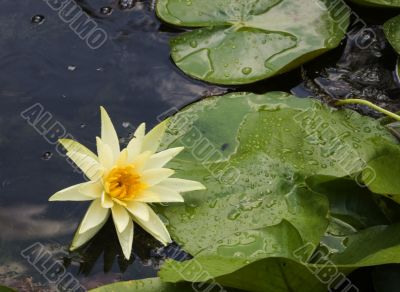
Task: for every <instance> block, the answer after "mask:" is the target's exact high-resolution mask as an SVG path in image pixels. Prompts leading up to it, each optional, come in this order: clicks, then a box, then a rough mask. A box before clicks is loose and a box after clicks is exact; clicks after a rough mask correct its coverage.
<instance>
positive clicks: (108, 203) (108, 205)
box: [101, 192, 114, 209]
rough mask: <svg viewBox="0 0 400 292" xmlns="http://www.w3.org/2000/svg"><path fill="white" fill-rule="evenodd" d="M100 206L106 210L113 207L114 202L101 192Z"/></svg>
mask: <svg viewBox="0 0 400 292" xmlns="http://www.w3.org/2000/svg"><path fill="white" fill-rule="evenodd" d="M101 206H102V207H103V208H108V209H109V208H112V207H113V206H114V201H113V200H112V199H111V198H110V196H109V195H107V194H106V192H103V193H102V195H101Z"/></svg>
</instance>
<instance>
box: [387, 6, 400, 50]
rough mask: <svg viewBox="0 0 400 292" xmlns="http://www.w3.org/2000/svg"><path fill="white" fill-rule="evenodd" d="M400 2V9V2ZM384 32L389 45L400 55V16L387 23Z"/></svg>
mask: <svg viewBox="0 0 400 292" xmlns="http://www.w3.org/2000/svg"><path fill="white" fill-rule="evenodd" d="M398 2H399V7H400V1H398ZM383 30H384V32H385V35H386V38H387V39H388V41H389V43H390V44H391V45H392V47H393V48H394V49H395V50H396V52H397V53H399V54H400V15H399V16H396V17H394V18H392V19H389V20H388V21H387V22H385V24H384V25H383Z"/></svg>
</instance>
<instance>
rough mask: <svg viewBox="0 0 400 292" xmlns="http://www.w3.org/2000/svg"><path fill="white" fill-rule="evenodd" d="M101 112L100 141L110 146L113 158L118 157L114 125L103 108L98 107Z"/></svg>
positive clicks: (117, 142)
mask: <svg viewBox="0 0 400 292" xmlns="http://www.w3.org/2000/svg"><path fill="white" fill-rule="evenodd" d="M100 112H101V140H102V141H103V142H104V143H105V144H107V145H108V146H110V148H111V150H112V153H113V156H114V157H118V155H119V151H120V148H119V140H118V135H117V132H116V131H115V128H114V125H113V123H112V122H111V119H110V117H109V115H108V113H107V112H106V110H105V109H104V108H103V107H100Z"/></svg>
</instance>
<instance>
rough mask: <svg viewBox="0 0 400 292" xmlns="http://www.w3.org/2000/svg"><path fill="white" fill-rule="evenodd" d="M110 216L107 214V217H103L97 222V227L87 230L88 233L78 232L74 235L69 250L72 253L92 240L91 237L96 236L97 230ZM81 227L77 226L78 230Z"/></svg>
mask: <svg viewBox="0 0 400 292" xmlns="http://www.w3.org/2000/svg"><path fill="white" fill-rule="evenodd" d="M109 216H110V213H109V212H107V216H106V217H104V219H103V221H101V222H99V224H98V225H96V226H95V227H93V228H92V229H89V230H88V231H86V232H84V233H82V234H81V233H79V232H78V231H77V232H76V233H75V236H74V239H73V240H72V243H71V246H70V248H69V249H70V250H71V251H74V250H76V249H77V248H79V247H81V246H82V245H84V244H85V243H86V242H88V241H89V240H90V239H92V238H93V236H95V235H96V233H97V232H99V230H100V229H101V228H102V227H103V226H104V224H106V222H107V219H108V217H109ZM81 225H82V224H80V225H79V227H78V230H79V229H80V228H81Z"/></svg>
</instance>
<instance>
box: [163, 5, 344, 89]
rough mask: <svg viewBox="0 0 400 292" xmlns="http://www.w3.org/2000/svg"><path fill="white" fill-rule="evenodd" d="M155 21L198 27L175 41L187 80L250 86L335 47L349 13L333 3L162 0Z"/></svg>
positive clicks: (175, 57) (175, 53)
mask: <svg viewBox="0 0 400 292" xmlns="http://www.w3.org/2000/svg"><path fill="white" fill-rule="evenodd" d="M157 15H158V16H159V17H160V18H161V19H162V20H164V21H165V22H168V23H170V24H173V25H177V26H182V27H197V28H199V29H196V30H193V31H189V32H186V33H182V34H181V35H179V36H178V37H175V38H173V39H172V40H171V49H172V52H171V55H172V59H173V60H174V62H175V63H176V65H177V66H178V67H179V68H180V69H181V70H183V71H184V72H185V73H186V74H188V75H190V76H192V77H194V78H197V79H201V80H204V81H208V82H211V83H217V84H247V83H252V82H255V81H258V80H261V79H265V78H268V77H271V76H273V75H276V74H279V73H282V72H285V71H288V70H290V69H292V68H294V67H296V66H298V65H300V64H302V63H304V62H306V61H308V60H310V59H312V58H314V57H316V56H317V55H319V54H321V53H323V52H325V51H327V50H329V49H332V48H334V47H336V46H337V45H338V44H339V43H340V41H341V39H342V38H343V37H344V34H345V32H346V29H347V27H348V24H349V9H348V7H347V6H345V5H344V3H342V2H338V1H335V0H261V1H260V0H158V1H157Z"/></svg>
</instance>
